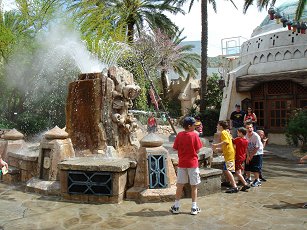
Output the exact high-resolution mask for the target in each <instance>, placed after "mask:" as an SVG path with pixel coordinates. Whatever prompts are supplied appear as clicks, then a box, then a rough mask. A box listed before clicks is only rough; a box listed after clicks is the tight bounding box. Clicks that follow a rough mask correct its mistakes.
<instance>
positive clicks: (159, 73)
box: [0, 0, 200, 134]
mask: <svg viewBox="0 0 307 230" xmlns="http://www.w3.org/2000/svg"><path fill="white" fill-rule="evenodd" d="M16 4H17V8H16V9H15V10H12V11H9V12H0V14H1V17H0V84H1V86H2V87H1V91H0V128H13V127H14V128H17V129H18V130H20V131H22V132H23V133H25V134H34V133H38V132H40V131H42V130H44V129H47V128H52V127H54V126H55V125H58V126H60V127H63V126H64V125H65V103H66V95H67V85H68V83H69V82H71V81H72V80H73V79H75V78H76V76H77V75H78V74H79V73H80V69H79V68H78V66H77V64H76V63H75V61H76V59H78V57H74V58H75V59H72V58H71V57H68V56H67V55H66V56H63V57H62V56H58V55H57V52H55V51H54V50H55V49H57V50H62V51H64V50H66V49H71V48H69V47H67V46H66V43H65V42H66V41H67V40H68V41H71V42H72V43H73V42H75V40H70V38H71V37H72V36H71V35H72V32H71V30H58V31H55V30H53V27H54V25H60V26H62V27H63V28H64V27H68V28H69V29H72V28H77V29H78V30H80V32H81V35H82V39H83V41H86V42H85V43H84V44H85V46H86V47H87V48H88V49H89V50H90V51H92V53H95V54H96V55H97V57H98V58H99V59H100V61H104V62H105V63H108V64H110V65H111V64H118V65H121V66H123V67H125V68H126V69H128V70H129V71H130V72H132V73H133V75H134V78H135V80H136V81H137V83H138V84H139V85H140V86H141V88H142V89H143V90H142V92H141V95H140V96H139V97H138V98H137V100H136V101H135V103H134V106H135V107H134V108H135V109H136V108H137V109H144V110H147V109H148V98H147V97H148V93H147V90H148V89H149V85H150V81H148V79H146V78H145V77H144V76H145V75H146V74H145V72H146V71H147V72H148V73H149V76H150V78H151V80H152V82H153V83H154V84H155V85H156V86H158V87H157V88H158V91H159V92H166V91H165V90H166V87H165V85H166V84H165V82H166V81H165V79H166V73H167V72H168V71H170V70H172V71H174V72H176V73H178V74H179V75H180V76H186V75H187V74H189V75H192V76H193V75H195V74H196V73H197V68H196V66H197V64H199V60H200V58H199V56H198V55H197V54H193V53H191V52H190V51H191V48H192V46H190V45H182V44H181V41H182V40H183V39H184V38H182V37H181V33H182V31H178V29H177V27H176V26H175V24H174V23H172V22H171V21H170V20H169V19H168V17H167V16H166V15H165V13H166V12H170V13H178V12H182V10H181V8H180V7H178V6H177V5H173V4H168V2H167V1H154V0H151V1H149V0H130V1H128V0H121V1H119V0H115V1H100V0H94V1H62V0H54V1H48V0H18V1H16ZM70 18H71V19H73V20H70ZM72 21H75V23H76V24H73V23H72ZM57 33H59V34H62V35H67V36H69V39H67V38H65V39H62V40H59V38H58V39H53V40H52V38H53V37H54V36H57ZM50 40H51V41H52V42H51V43H50V44H48V46H46V45H47V43H48V42H50ZM64 40H65V41H64ZM57 42H60V43H61V42H62V44H60V45H62V46H58V45H59V44H57ZM71 50H74V49H71ZM119 57H120V58H119ZM118 60H119V61H118ZM161 79H163V81H162V82H161ZM164 95H165V94H164ZM172 102H174V101H172ZM166 105H167V106H169V108H171V107H172V106H173V107H176V108H175V109H174V114H177V112H178V108H179V106H178V102H177V103H175V104H173V105H171V103H166ZM175 110H176V111H175ZM178 115H179V114H178Z"/></svg>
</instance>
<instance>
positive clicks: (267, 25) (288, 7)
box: [252, 0, 307, 37]
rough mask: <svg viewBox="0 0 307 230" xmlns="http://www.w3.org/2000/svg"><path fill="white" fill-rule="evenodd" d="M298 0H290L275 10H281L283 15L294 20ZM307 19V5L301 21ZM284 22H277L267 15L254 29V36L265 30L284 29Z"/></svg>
mask: <svg viewBox="0 0 307 230" xmlns="http://www.w3.org/2000/svg"><path fill="white" fill-rule="evenodd" d="M297 5H298V0H289V1H287V2H285V3H283V4H281V5H280V6H278V7H275V11H276V12H279V13H280V14H281V15H282V16H285V17H286V18H287V19H288V18H289V19H290V20H292V21H293V20H294V18H295V12H296V9H297ZM306 20H307V5H306V6H305V9H304V11H303V14H302V17H301V19H300V21H306ZM282 29H284V28H283V27H282V24H276V22H275V20H270V18H269V15H267V16H266V17H265V19H264V20H263V21H262V23H261V24H260V25H259V26H258V27H257V28H256V29H255V30H254V32H253V34H252V37H254V36H257V35H260V34H262V33H264V32H268V31H272V30H282Z"/></svg>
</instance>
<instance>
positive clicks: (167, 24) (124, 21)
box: [70, 0, 183, 43]
mask: <svg viewBox="0 0 307 230" xmlns="http://www.w3.org/2000/svg"><path fill="white" fill-rule="evenodd" d="M70 9H71V10H72V11H73V12H74V13H75V18H76V19H78V21H79V23H80V27H81V31H82V32H84V33H85V34H86V35H89V36H94V37H96V38H97V39H98V40H100V39H101V38H103V37H104V35H105V37H108V36H111V37H113V38H115V40H122V41H124V40H127V41H128V42H130V43H131V42H133V40H134V37H135V34H136V33H137V34H140V33H141V31H143V30H144V29H145V28H146V26H148V27H149V28H150V29H151V30H154V29H158V28H160V29H161V30H162V31H164V32H165V33H167V34H173V33H175V32H176V31H177V30H178V29H177V26H176V25H175V24H174V23H173V22H172V21H171V20H170V19H169V18H168V17H167V16H166V15H165V14H164V12H170V13H178V12H183V11H182V10H181V9H180V8H179V7H176V6H172V5H170V4H167V3H165V2H164V1H155V0H112V1H100V0H96V1H93V0H86V1H84V0H77V1H74V2H73V4H72V5H71V6H70Z"/></svg>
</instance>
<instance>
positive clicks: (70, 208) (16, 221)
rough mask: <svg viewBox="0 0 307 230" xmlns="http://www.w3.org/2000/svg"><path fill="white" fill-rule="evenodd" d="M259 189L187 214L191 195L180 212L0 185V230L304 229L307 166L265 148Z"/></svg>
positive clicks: (221, 196) (213, 199)
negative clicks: (66, 197) (64, 197)
mask: <svg viewBox="0 0 307 230" xmlns="http://www.w3.org/2000/svg"><path fill="white" fill-rule="evenodd" d="M267 150H268V151H266V154H265V160H264V173H263V174H264V176H265V177H266V178H267V179H268V180H267V182H263V183H262V186H261V187H257V188H251V189H250V190H249V191H248V192H239V193H236V194H226V193H224V192H223V191H222V192H220V193H216V194H212V195H208V196H205V197H199V199H198V205H199V207H201V209H202V212H201V213H199V214H198V215H197V216H192V215H190V206H191V200H190V199H183V200H181V213H180V214H178V215H173V214H171V213H170V212H169V208H170V206H171V205H172V202H166V203H146V204H136V203H135V202H131V201H124V202H123V203H121V204H99V205H95V204H81V203H72V202H66V201H63V200H61V198H59V197H51V196H49V197H47V196H42V195H38V194H33V193H25V192H23V189H22V187H20V186H19V187H18V186H10V185H6V184H3V183H0V229H5V230H11V229H13V230H19V229H22V230H28V229H29V230H30V229H31V230H32V229H57V230H60V229H139V230H141V229H146V230H150V229H167V230H169V229H210V230H211V229H246V228H251V229H278V230H281V229H295V230H297V229H307V209H303V208H302V205H303V203H304V202H307V189H306V187H307V165H306V164H305V165H302V164H298V163H297V159H295V158H293V157H292V155H291V151H292V150H293V149H291V148H288V147H281V146H268V148H267Z"/></svg>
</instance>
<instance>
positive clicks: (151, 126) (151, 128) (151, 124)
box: [147, 113, 157, 133]
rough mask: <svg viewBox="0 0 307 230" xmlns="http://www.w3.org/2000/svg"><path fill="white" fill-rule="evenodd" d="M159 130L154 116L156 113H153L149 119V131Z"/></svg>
mask: <svg viewBox="0 0 307 230" xmlns="http://www.w3.org/2000/svg"><path fill="white" fill-rule="evenodd" d="M156 131H157V120H156V118H155V116H154V113H151V114H150V116H149V118H148V120H147V132H148V133H155V132H156Z"/></svg>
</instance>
